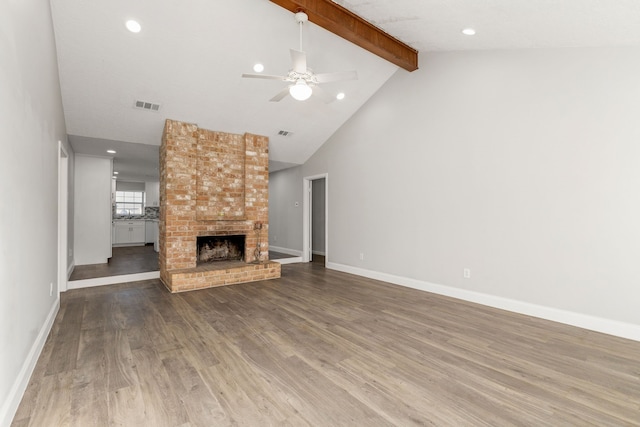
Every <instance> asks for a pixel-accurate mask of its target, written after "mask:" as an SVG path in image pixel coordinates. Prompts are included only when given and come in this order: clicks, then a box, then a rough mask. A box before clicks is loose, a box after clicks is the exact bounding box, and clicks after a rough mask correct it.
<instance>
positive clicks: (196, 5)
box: [51, 0, 640, 180]
mask: <svg viewBox="0 0 640 427" xmlns="http://www.w3.org/2000/svg"><path fill="white" fill-rule="evenodd" d="M336 3H339V4H341V5H342V6H345V7H346V8H348V9H349V10H351V11H353V12H355V13H356V14H358V15H360V16H362V17H363V18H365V19H367V20H369V21H370V22H372V23H374V24H375V25H377V26H378V27H380V28H382V29H384V30H385V31H387V32H388V33H390V34H391V35H393V36H395V37H396V38H398V39H400V40H402V41H404V42H406V43H407V44H409V45H411V46H412V47H414V48H416V49H418V50H419V51H420V52H421V54H420V61H421V64H420V66H421V67H428V55H429V52H432V51H450V50H477V49H518V48H540V47H570V46H604V45H638V44H640V30H639V29H640V1H638V0H483V1H477V0H396V1H393V2H390V1H386V0H352V1H343V0H339V1H336ZM51 4H52V9H53V21H54V29H55V36H56V43H57V49H58V61H59V69H60V82H61V87H62V99H63V106H64V113H65V118H66V125H67V132H68V134H69V135H70V141H71V143H72V145H73V148H74V150H75V151H76V152H78V153H88V154H103V155H106V153H104V150H106V149H107V148H111V147H115V146H118V147H119V149H118V150H117V151H118V154H116V156H115V159H114V164H115V165H116V169H118V168H121V167H122V168H126V163H124V162H125V160H129V163H130V164H131V165H132V166H130V167H131V168H132V171H137V174H134V173H133V172H131V176H129V175H128V174H129V172H126V171H125V169H122V170H123V172H124V173H121V175H120V178H124V179H128V180H144V179H143V178H141V177H143V176H147V175H148V174H149V173H152V172H149V170H156V168H157V156H156V157H155V159H150V160H151V161H152V162H155V163H154V164H152V165H150V166H149V165H147V166H143V165H139V166H136V163H135V162H134V161H133V160H132V159H133V158H134V157H136V156H138V157H140V153H141V152H146V151H147V149H148V148H151V149H150V150H148V151H149V152H152V153H157V147H155V148H152V147H138V146H137V145H139V144H146V145H152V146H158V145H159V144H160V138H161V135H162V127H163V123H164V120H165V119H167V118H171V119H175V120H182V121H186V122H192V123H197V124H198V125H199V126H201V127H203V128H207V129H212V130H218V131H224V132H233V133H244V132H251V133H256V134H260V135H266V136H268V137H269V138H270V160H271V170H276V169H279V168H284V167H287V166H290V165H292V164H301V163H304V162H305V161H306V160H307V159H308V158H309V157H310V156H311V155H312V154H313V153H314V152H315V151H316V150H317V149H318V148H319V147H320V146H321V145H322V144H323V143H324V142H325V141H326V140H327V139H328V138H329V137H330V136H331V135H332V134H333V133H334V132H335V131H336V130H337V129H338V128H339V127H340V126H341V125H342V124H343V123H344V122H345V121H346V120H347V119H348V118H349V117H350V116H351V115H352V114H353V113H354V112H355V111H356V110H357V109H358V108H359V107H360V106H361V105H362V104H363V103H365V102H366V101H367V99H368V98H369V97H370V96H371V95H373V94H374V93H375V92H376V91H377V89H378V88H379V87H380V86H382V85H383V84H384V83H385V82H386V81H387V80H388V79H389V78H390V77H391V75H392V74H393V73H394V72H396V70H397V67H396V66H395V65H392V64H390V63H388V62H386V61H385V60H383V59H380V58H378V57H377V56H375V55H372V54H370V53H369V52H367V51H365V50H363V49H361V48H359V47H357V46H355V45H353V44H351V43H349V42H347V41H345V40H343V39H341V38H339V37H337V36H335V35H333V34H331V33H329V32H327V31H325V30H324V29H322V28H320V27H317V26H316V25H314V24H312V23H308V24H305V27H304V36H303V50H305V51H306V53H307V57H308V62H309V66H310V67H311V68H313V70H314V71H315V72H319V73H325V72H333V71H346V70H357V72H358V77H359V78H358V80H355V81H347V82H337V83H328V84H326V85H323V88H324V89H325V91H327V92H329V93H331V94H336V93H337V92H339V91H344V92H345V93H346V98H345V99H344V100H343V101H334V102H332V103H330V104H325V103H323V102H322V101H320V100H318V99H315V98H313V97H312V98H311V99H310V100H307V101H304V102H299V101H294V100H293V99H291V98H289V97H287V98H285V99H284V100H282V101H281V102H279V103H273V102H269V99H270V98H271V97H272V96H273V95H275V94H276V93H277V92H278V91H280V90H281V89H282V88H283V87H285V84H284V83H283V82H279V81H269V80H258V79H242V78H241V77H240V75H241V74H242V73H251V72H253V71H252V66H253V64H254V63H255V62H262V63H263V64H264V65H265V70H264V72H265V73H266V74H278V75H280V74H285V73H286V72H287V71H288V70H289V63H290V59H289V48H297V47H298V43H299V41H298V27H297V24H296V23H295V20H294V18H293V14H292V13H291V12H289V11H287V10H285V9H283V8H281V7H280V6H277V5H275V4H273V3H271V2H269V1H268V0H235V1H223V0H185V1H175V0H138V1H135V2H132V1H130V0H98V1H91V2H80V1H77V0H52V1H51ZM132 18H134V19H136V20H138V21H139V22H140V23H141V24H142V31H141V32H140V33H139V34H132V33H130V32H128V31H127V30H126V29H125V27H124V22H125V21H126V20H127V19H132ZM465 27H473V28H475V29H476V30H477V34H476V35H475V36H472V37H469V36H464V35H462V34H461V32H460V31H461V30H462V29H463V28H465ZM398 72H406V71H404V70H400V71H398ZM136 100H142V101H148V102H153V103H158V104H160V110H159V111H158V112H149V111H142V110H138V109H135V108H134V102H135V101H136ZM280 130H286V131H289V132H291V135H290V136H287V137H281V136H278V131H280ZM131 143H133V144H131ZM129 148H132V149H133V151H132V152H131V154H130V152H129ZM153 155H155V154H153ZM143 157H144V156H143ZM147 167H149V168H150V169H148V170H147V169H146V168H147ZM147 180H148V178H147Z"/></svg>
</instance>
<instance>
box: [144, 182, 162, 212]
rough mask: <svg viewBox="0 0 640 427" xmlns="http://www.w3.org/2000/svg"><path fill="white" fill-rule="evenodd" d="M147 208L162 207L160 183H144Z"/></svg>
mask: <svg viewBox="0 0 640 427" xmlns="http://www.w3.org/2000/svg"><path fill="white" fill-rule="evenodd" d="M144 193H145V207H146V206H160V183H159V182H158V181H148V182H145V183H144Z"/></svg>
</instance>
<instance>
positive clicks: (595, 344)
mask: <svg viewBox="0 0 640 427" xmlns="http://www.w3.org/2000/svg"><path fill="white" fill-rule="evenodd" d="M12 425H13V426H16V427H17V426H38V427H41V426H83V427H85V426H154V427H156V426H183V427H187V426H191V427H193V426H267V425H277V426H307V425H310V426H392V425H393V426H411V425H432V426H513V425H518V426H520V425H522V426H589V425H592V426H623V425H640V343H639V342H633V341H629V340H624V339H620V338H615V337H611V336H607V335H603V334H599V333H595V332H589V331H586V330H582V329H578V328H574V327H570V326H566V325H562V324H558V323H553V322H549V321H545V320H541V319H536V318H530V317H526V316H521V315H517V314H513V313H509V312H505V311H500V310H496V309H492V308H488V307H483V306H479V305H475V304H471V303H466V302H461V301H456V300H453V299H450V298H446V297H442V296H438V295H434V294H429V293H426V292H421V291H417V290H412V289H407V288H402V287H399V286H394V285H389V284H385V283H382V282H378V281H374V280H370V279H365V278H361V277H357V276H353V275H348V274H344V273H339V272H336V271H332V270H326V269H324V268H323V267H322V266H320V265H318V264H315V263H304V264H302V263H300V264H290V265H283V266H282V278H281V279H277V280H270V281H265V282H256V283H252V284H242V285H233V286H225V287H218V288H211V289H206V290H199V291H193V292H187V293H182V294H170V293H169V292H167V291H166V290H165V289H164V288H163V287H162V285H161V284H160V283H159V282H158V281H156V280H151V281H145V282H136V283H129V284H121V285H111V286H104V287H98V288H87V289H78V290H71V291H68V292H66V293H65V294H63V296H62V301H61V307H60V311H59V313H58V315H57V318H56V320H55V323H54V325H53V328H52V331H51V334H50V336H49V338H48V340H47V342H46V345H45V347H44V350H43V352H42V355H41V357H40V359H39V361H38V364H37V366H36V368H35V372H34V374H33V377H32V380H31V382H30V384H29V387H28V389H27V391H26V394H25V396H24V398H23V400H22V403H21V405H20V407H19V409H18V412H17V414H16V417H15V419H14V423H13V424H12Z"/></svg>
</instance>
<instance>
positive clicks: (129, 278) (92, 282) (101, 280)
mask: <svg viewBox="0 0 640 427" xmlns="http://www.w3.org/2000/svg"><path fill="white" fill-rule="evenodd" d="M159 278H160V272H159V271H148V272H146V273H136V274H122V275H120V276H107V277H96V278H95V279H83V280H71V281H69V282H67V289H80V288H91V287H94V286H104V285H115V284H116V283H126V282H137V281H139V280H150V279H159Z"/></svg>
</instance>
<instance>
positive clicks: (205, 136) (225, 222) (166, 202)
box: [159, 120, 280, 292]
mask: <svg viewBox="0 0 640 427" xmlns="http://www.w3.org/2000/svg"><path fill="white" fill-rule="evenodd" d="M268 147H269V139H268V138H267V137H264V136H258V135H251V134H244V135H239V134H230V133H224V132H215V131H210V130H206V129H199V128H198V126H197V125H195V124H190V123H183V122H177V121H173V120H167V121H166V123H165V128H164V132H163V135H162V145H161V146H160V222H159V225H160V229H159V232H160V239H159V243H160V253H159V261H160V279H161V280H162V282H163V283H164V284H165V286H166V287H167V288H168V289H169V290H170V291H171V292H181V291H186V290H193V289H202V288H209V287H212V286H221V285H229V284H234V283H244V282H252V281H257V280H265V279H272V278H277V277H280V264H279V263H277V262H274V261H269V259H268V257H269V243H268V235H269V207H268V203H269V151H268ZM214 235H215V236H222V235H227V236H230V235H244V236H245V252H244V262H242V261H234V262H226V261H216V262H212V263H208V264H206V265H197V249H196V246H197V245H196V240H197V237H198V236H214ZM258 242H259V244H258ZM258 249H259V257H257V255H258Z"/></svg>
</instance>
